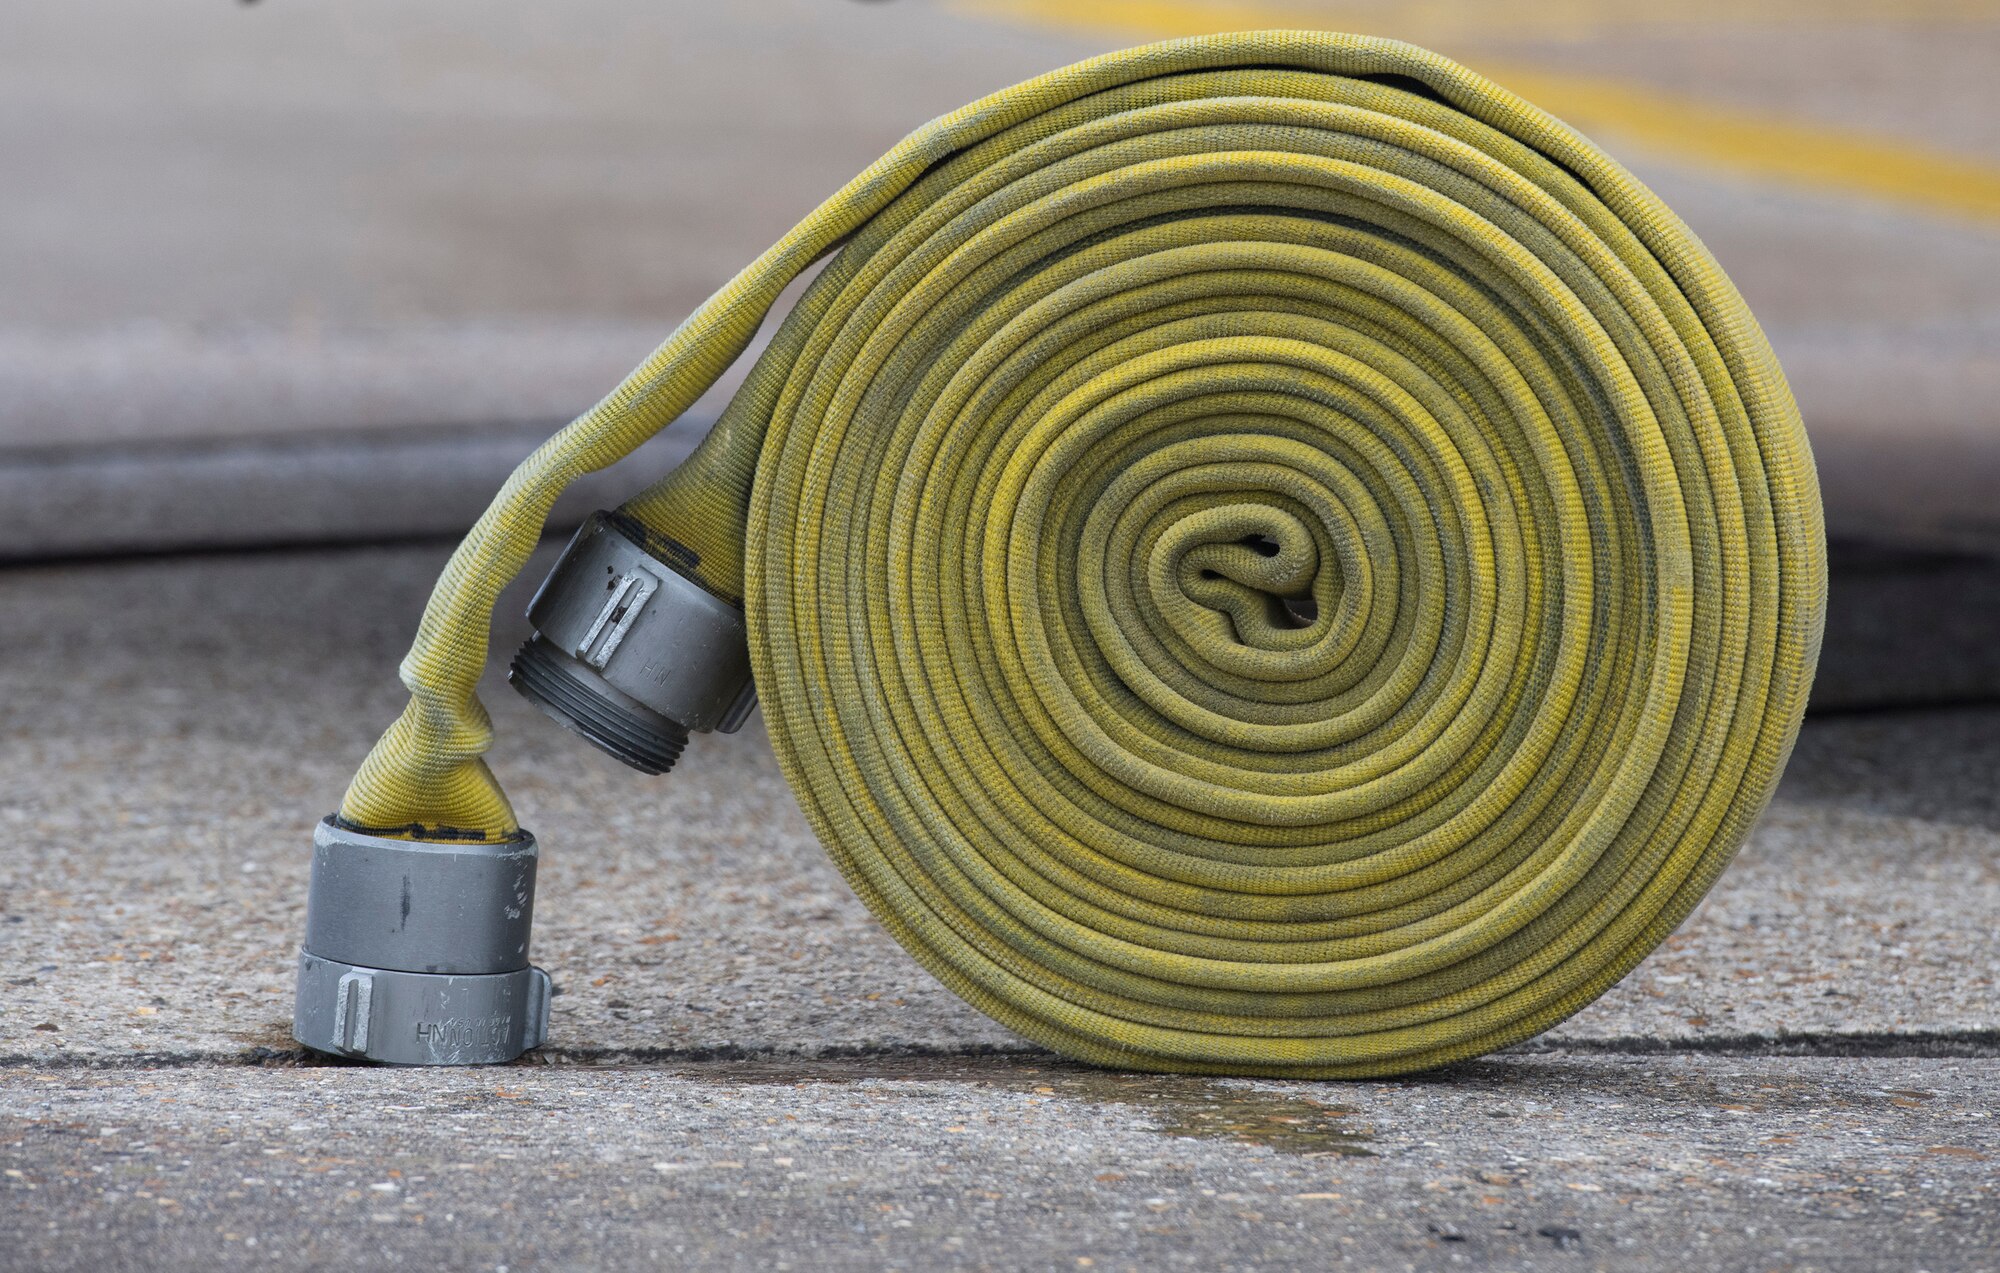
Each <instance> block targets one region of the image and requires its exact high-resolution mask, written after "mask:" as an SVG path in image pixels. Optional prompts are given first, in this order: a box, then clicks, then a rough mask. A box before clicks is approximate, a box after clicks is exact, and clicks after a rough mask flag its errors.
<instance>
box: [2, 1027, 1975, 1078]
mask: <svg viewBox="0 0 2000 1273" xmlns="http://www.w3.org/2000/svg"><path fill="white" fill-rule="evenodd" d="M1563 1054H1571V1055H1580V1056H1592V1055H1595V1056H1753V1057H1754V1056H1796V1057H1824V1058H1840V1059H1866V1058H1882V1057H1891V1058H1908V1059H1918V1060H1924V1059H1933V1060H1956V1059H1983V1058H2000V1028H1992V1029H1969V1030H1912V1031H1905V1032H1893V1031H1863V1032H1856V1033H1845V1032H1839V1031H1821V1032H1803V1031H1802V1032H1798V1033H1790V1032H1780V1033H1776V1034H1730V1035H1708V1036H1703V1037H1699V1038H1682V1039H1661V1038H1649V1037H1645V1036H1640V1035H1625V1036H1610V1037H1606V1038H1599V1039H1535V1040H1530V1041H1529V1042H1527V1043H1521V1044H1516V1045H1515V1046H1514V1047H1511V1048H1508V1049H1507V1050H1506V1051H1504V1052H1501V1053H1498V1054H1497V1055H1500V1056H1509V1055H1513V1056H1547V1055H1563ZM978 1059H987V1060H993V1059H1006V1060H1023V1061H1050V1062H1053V1061H1057V1060H1059V1059H1060V1058H1058V1057H1057V1056H1056V1055H1055V1054H1054V1053H1053V1052H1049V1051H1046V1050H1044V1049H1042V1048H1038V1047H1035V1046H1034V1045H1032V1044H1028V1043H1023V1044H1020V1045H1018V1046H1010V1045H1002V1044H985V1043H980V1044H969V1045H964V1046H952V1045H931V1044H890V1045H876V1046H870V1045H843V1046H835V1047H824V1048H786V1047H781V1046H779V1045H776V1044H769V1045H762V1046H743V1045H739V1044H722V1045H716V1046H711V1047H679V1048H676V1047H657V1048H611V1047H601V1048H593V1047H552V1048H541V1049H539V1050H537V1051H535V1052H531V1053H529V1054H528V1055H527V1056H525V1057H523V1058H521V1060H519V1061H516V1062H514V1063H513V1064H514V1065H516V1066H545V1067H546V1066H579V1067H586V1066H626V1067H675V1066H686V1065H713V1064H717V1063H724V1062H768V1061H791V1062H815V1061H910V1060H925V1061H962V1060H978ZM198 1066H246V1067H251V1068H313V1067H334V1068H344V1067H354V1068H365V1066H366V1063H365V1062H350V1061H344V1060H340V1059H338V1058H334V1057H325V1056H319V1055H316V1054H313V1053H309V1052H307V1051H306V1050H305V1049H304V1048H274V1047H252V1048H244V1049H241V1050H237V1051H220V1050H201V1049H195V1050H190V1051H185V1052H135V1053H132V1054H130V1055H126V1056H103V1055H87V1054H78V1053H68V1054H64V1053H58V1054H55V1055H52V1056H30V1055H27V1054H25V1053H0V1070H10V1069H12V1070H124V1069H187V1068H192V1067H198ZM503 1068H504V1067H503Z"/></svg>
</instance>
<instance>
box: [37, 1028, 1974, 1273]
mask: <svg viewBox="0 0 2000 1273" xmlns="http://www.w3.org/2000/svg"><path fill="white" fill-rule="evenodd" d="M1991 1093H1992V1063H1991V1062H1986V1061H1935V1060H1933V1061H1911V1060H1853V1059H1797V1058H1789V1059H1746V1058H1740V1057H1694V1056H1680V1057H1648V1058H1629V1057H1624V1058H1620V1057H1510V1058H1503V1059H1498V1060H1493V1061H1488V1062H1484V1063H1480V1064H1476V1065H1467V1066H1461V1067H1457V1068H1455V1069H1453V1070H1450V1071H1447V1072H1445V1073H1443V1074H1440V1075H1437V1076H1434V1077H1431V1078H1427V1079H1423V1080H1419V1081H1404V1082H1396V1083H1384V1084H1347V1085H1333V1084H1273V1083H1257V1084H1239V1083H1219V1082H1209V1081H1204V1080H1190V1079H1160V1078H1150V1077H1143V1076H1117V1075H1107V1074H1102V1073H1095V1072H1083V1071H1077V1070H1073V1069H1070V1068H1068V1067H1065V1066H1059V1065H1053V1064H1049V1063H1046V1062H1041V1061H1032V1062H1023V1061H1017V1060H1008V1061H990V1062H984V1063H976V1062H963V1061H959V1062H948V1063H937V1062H927V1063H910V1064H904V1065H897V1064H894V1063H886V1062H883V1061H881V1060H879V1059H877V1060H872V1061H870V1062H869V1063H867V1064H866V1065H864V1066H851V1065H825V1064H818V1065H811V1064H809V1065H797V1066H782V1067H780V1066H760V1065H754V1064H732V1065H726V1066H712V1067H692V1068H682V1069H677V1070H664V1071H663V1070H649V1069H630V1068H613V1069H595V1068H592V1069H578V1068H572V1067H560V1066H558V1067H540V1068H518V1067H517V1068H514V1069H509V1070H505V1071H484V1072H466V1071H456V1072H439V1071H389V1070H354V1069H347V1068H309V1069H289V1068H279V1069H269V1068H262V1069H257V1068H252V1069H245V1068H211V1067H201V1068H194V1069H173V1070H145V1069H141V1070H129V1069H127V1070H121V1071H119V1072H117V1073H115V1074H103V1073H96V1072H91V1071H80V1070H36V1071H28V1072H22V1071H10V1072H6V1073H4V1074H0V1168H4V1172H5V1175H4V1177H0V1197H4V1198H5V1204H4V1205H0V1243H4V1244H5V1246H4V1249H5V1250H7V1252H8V1253H9V1260H10V1262H11V1263H13V1264H14V1265H15V1266H16V1267H23V1268H27V1267H33V1268H37V1269H47V1270H59V1269H79V1270H81V1269H91V1270H124V1269H146V1270H154V1269H173V1270H178V1269H197V1268H199V1269H236V1268H244V1269H249V1268H258V1269H262V1268H272V1267H297V1268H333V1267H342V1268H389V1267H404V1266H429V1267H446V1268H455V1269H489V1270H490V1269H505V1270H525V1269H538V1268H547V1269H560V1268H602V1269H627V1268H630V1269H641V1268H646V1269H650V1268H660V1267H700V1268H729V1269H760V1270H762V1269H1056V1268H1061V1269H1104V1270H1130V1269H1163V1268H1172V1269H1219V1270H1256V1269H1273V1270H1276V1269H1297V1268H1324V1267H1328V1266H1333V1265H1337V1266H1339V1267H1343V1268H1345V1267H1353V1268H1367V1269H1446V1268H1459V1267H1478V1268H1493V1269H1615V1270H1639V1271H1646V1270H1664V1271H1668V1273H1683V1271H1684V1270H1687V1269H1701V1268H1712V1269H1741V1268H1771V1269H1777V1268H1781V1269H1792V1270H1859V1269H1876V1268H1889V1267H1894V1268H1899V1269H1926V1270H1940V1271H1941V1270H1948V1269H1975V1268H1980V1267H1990V1257H1991V1254H1992V1252H1993V1250H1994V1249H1995V1247H1996V1245H2000V1205H1996V1199H1995V1197H1994V1190H1995V1177H1994V1171H1993V1164H1994V1162H1995V1161H1996V1160H2000V1126H1996V1121H1995V1119H1994V1116H1993V1110H1992V1107H1991Z"/></svg>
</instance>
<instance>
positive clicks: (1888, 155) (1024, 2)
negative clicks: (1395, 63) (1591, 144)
mask: <svg viewBox="0 0 2000 1273" xmlns="http://www.w3.org/2000/svg"><path fill="white" fill-rule="evenodd" d="M956 7H957V8H958V9H959V10H961V11H963V12H967V13H972V14H977V15H979V16H981V17H987V18H996V19H1001V20H1005V21H1012V22H1017V23H1028V24H1032V25H1036V26H1043V27H1052V28H1056V29H1062V30H1074V31H1091V32H1122V33H1130V34H1133V35H1136V36H1142V37H1144V38H1147V39H1165V38H1168V37H1172V36H1181V35H1207V34H1210V33H1212V32H1216V31H1232V30H1235V31H1240V30H1253V29H1270V28H1278V27H1303V28H1320V29H1329V28H1334V29H1346V28H1335V27H1334V24H1335V23H1336V22H1337V21H1338V20H1339V19H1340V18H1341V17H1342V10H1340V9H1339V8H1338V7H1337V6H1336V7H1332V8H1327V9H1321V10H1317V11H1307V10H1301V9H1289V10H1288V9H1279V8H1273V7H1271V6H1268V5H1263V4H1233V3H1225V2H1222V0H958V3H957V5H956ZM1375 8H1376V6H1371V5H1365V4H1364V5H1361V6H1358V7H1357V11H1356V12H1355V13H1351V14H1348V15H1347V16H1349V17H1359V16H1363V11H1366V12H1368V13H1371V14H1372V12H1373V10H1374V9H1375ZM1363 33H1364V34H1370V35H1383V34H1388V32H1387V31H1385V30H1383V24H1382V23H1380V22H1369V23H1367V24H1366V25H1365V26H1364V27H1363ZM1476 69H1477V70H1479V71H1480V72H1481V73H1482V74H1484V75H1486V76H1487V77H1489V78H1490V79H1493V80H1495V81H1497V82H1498V83H1501V84H1504V85H1506V86H1507V87H1508V88H1510V89H1512V90H1513V91H1515V92H1517V93H1519V94H1520V95H1521V96H1522V97H1525V98H1527V99H1528V100H1529V101H1531V102H1533V103H1535V104H1536V105H1537V106H1540V107H1541V108H1542V109H1544V110H1546V111H1548V112H1549V113H1550V114H1552V115H1556V116H1558V117H1559V118H1561V119H1563V120H1566V121H1567V122H1568V123H1570V124H1571V125H1573V126H1575V127H1576V128H1578V129H1580V130H1582V131H1583V132H1585V133H1589V134H1593V135H1599V134H1602V135H1607V136H1614V137H1617V138H1619V139H1621V140H1623V141H1626V142H1629V143H1631V144H1632V145H1633V146H1636V147H1639V148H1642V149H1644V150H1647V151H1649V152H1651V153H1653V154H1655V155H1658V156H1659V157H1661V158H1663V159H1667V160H1672V161H1676V162H1680V163H1683V164H1686V165H1688V166H1691V167H1700V168H1708V169H1714V170H1720V171H1725V172H1731V173H1737V174H1740V175H1743V176H1748V177H1752V178H1756V179H1758V180H1764V181H1772V182H1779V183H1784V184H1789V185H1795V186H1800V187H1804V188H1807V189H1813V190H1821V191H1830V192H1834V193H1838V194H1845V195H1858V196H1862V197H1865V198H1872V199H1877V200H1881V201H1884V202H1888V203H1893V204H1898V205H1901V206H1903V207H1907V208H1914V209H1918V210H1921V211H1924V212H1929V213H1935V214H1943V215H1947V216H1953V217H1958V218H1964V219H1967V220H1972V221H1978V222H1983V223H1987V224H2000V167H1996V166H1994V165H1993V164H1991V163H1988V162H1985V161H1982V160H1979V159H1972V158H1967V157H1964V156H1960V155H1953V154H1950V153H1947V152H1943V151H1938V150H1934V149H1931V148H1929V147H1927V146H1924V145H1923V144H1921V143H1919V142H1905V141H1899V140H1895V139H1891V138H1885V137H1879V136H1869V135H1866V134H1862V133H1854V132H1848V131H1844V130H1841V129H1835V128H1828V127H1825V126H1823V125H1817V124H1811V123H1806V122H1803V121H1799V120H1791V119H1783V118H1779V117H1776V116H1771V115H1766V114H1762V113H1759V112H1755V111H1747V110H1740V109H1737V108H1734V107H1727V106H1717V105H1712V104H1709V103H1706V102H1702V101H1698V100H1696V99H1693V98H1688V97H1682V96H1679V95H1677V94H1673V93H1667V92H1661V91H1658V90H1654V89H1648V88H1643V87H1635V86H1633V85H1630V84H1626V83H1617V82H1612V81H1609V80H1595V79H1589V78H1582V77H1577V76H1571V75H1566V74H1562V73H1558V72H1551V71H1543V70H1538V69H1535V68H1532V67H1525V66H1495V65H1493V64H1491V63H1486V62H1480V63H1479V64H1477V66H1476Z"/></svg>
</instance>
